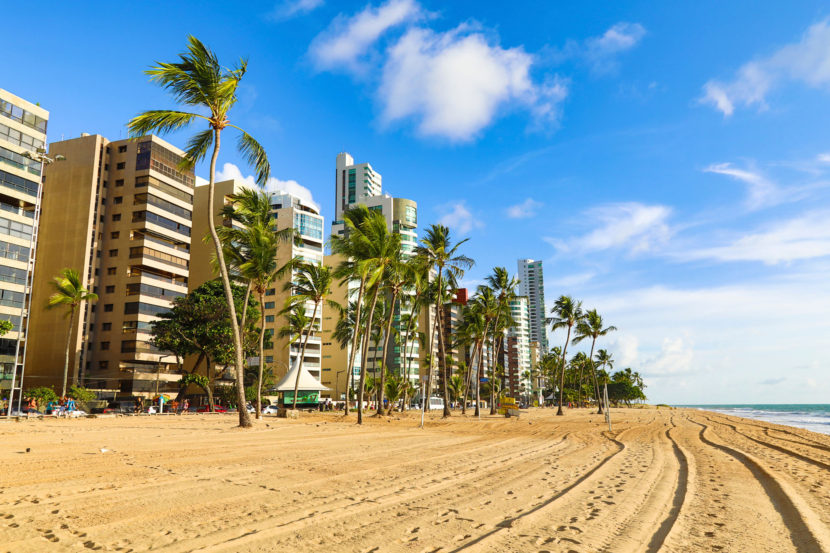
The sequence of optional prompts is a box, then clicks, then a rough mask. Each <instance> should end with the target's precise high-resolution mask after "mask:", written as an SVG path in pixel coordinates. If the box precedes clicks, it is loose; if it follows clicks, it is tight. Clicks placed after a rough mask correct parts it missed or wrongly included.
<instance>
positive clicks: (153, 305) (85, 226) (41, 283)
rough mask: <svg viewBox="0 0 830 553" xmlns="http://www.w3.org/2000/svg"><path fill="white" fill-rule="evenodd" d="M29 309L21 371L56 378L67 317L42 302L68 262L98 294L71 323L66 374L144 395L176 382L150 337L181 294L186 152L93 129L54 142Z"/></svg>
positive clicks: (190, 179) (189, 182)
mask: <svg viewBox="0 0 830 553" xmlns="http://www.w3.org/2000/svg"><path fill="white" fill-rule="evenodd" d="M49 155H50V156H53V157H57V156H63V157H64V158H65V159H64V160H63V161H60V162H55V163H53V164H52V165H50V166H49V167H48V169H47V171H46V178H45V180H44V193H43V209H42V216H41V221H40V233H39V237H38V248H39V250H40V255H38V258H37V262H36V272H37V275H38V278H37V279H36V280H35V282H34V287H33V300H32V309H31V323H30V335H31V341H32V342H34V341H37V344H38V347H37V348H29V350H28V351H27V355H26V363H27V366H26V373H27V379H29V378H31V380H30V382H31V383H32V384H33V385H34V384H35V383H37V384H59V383H60V382H61V381H62V377H63V366H64V347H65V340H66V338H65V336H66V334H65V333H66V332H67V330H66V329H67V324H69V323H68V322H67V319H66V318H65V312H64V310H62V309H46V307H45V306H46V302H47V299H48V298H49V296H50V295H51V294H52V293H53V292H54V290H53V288H52V286H51V280H52V277H54V276H56V275H58V273H59V272H60V271H61V269H63V268H65V267H68V268H71V269H74V270H76V271H78V273H79V274H80V277H81V284H82V285H83V286H84V287H85V288H87V289H89V290H91V291H93V292H95V293H97V294H98V297H99V299H98V301H97V302H85V303H84V304H83V305H82V308H81V310H80V311H79V313H78V314H76V316H75V318H74V319H73V320H72V321H71V325H72V330H71V338H70V359H69V376H70V382H71V381H72V380H77V381H78V382H80V383H81V384H82V385H85V386H88V387H92V388H98V389H110V390H120V391H121V392H124V393H131V394H137V395H141V394H144V395H149V394H153V393H155V392H156V391H157V390H158V391H167V390H166V388H167V384H168V383H171V382H174V381H177V380H178V379H179V378H180V375H178V374H175V371H173V370H171V369H174V368H175V367H176V365H177V363H176V359H175V357H174V356H173V355H170V354H169V353H167V352H163V351H159V350H157V349H156V348H155V347H154V346H153V345H151V343H150V327H151V323H152V321H153V320H155V319H156V316H157V315H158V314H159V313H162V312H164V311H167V310H168V309H169V308H170V307H171V305H172V301H173V299H175V298H177V297H180V296H183V295H185V294H186V293H187V285H188V270H189V266H190V255H191V253H190V247H191V218H192V210H193V186H194V181H195V177H194V175H193V173H192V172H182V171H180V170H179V168H178V165H179V162H180V161H181V159H182V157H183V156H184V152H183V151H181V150H180V149H178V148H176V147H175V146H172V145H170V144H168V143H167V142H165V141H164V140H162V139H160V138H158V137H156V136H145V137H141V138H138V139H134V140H119V141H116V142H110V141H109V140H107V139H106V138H104V137H103V136H100V135H87V134H84V135H82V136H81V137H80V138H75V139H70V140H64V141H61V142H53V143H52V144H50V146H49Z"/></svg>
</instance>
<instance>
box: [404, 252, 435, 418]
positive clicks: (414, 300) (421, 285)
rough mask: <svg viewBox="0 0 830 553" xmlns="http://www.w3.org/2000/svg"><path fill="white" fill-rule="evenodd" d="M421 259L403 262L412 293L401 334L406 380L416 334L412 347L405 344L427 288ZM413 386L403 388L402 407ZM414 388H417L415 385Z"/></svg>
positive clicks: (415, 323)
mask: <svg viewBox="0 0 830 553" xmlns="http://www.w3.org/2000/svg"><path fill="white" fill-rule="evenodd" d="M421 261H422V260H421V259H420V258H419V257H411V258H409V259H407V260H406V262H405V263H406V265H407V266H408V271H407V276H408V280H409V283H408V290H409V291H410V292H411V293H412V295H408V298H409V301H408V303H409V315H408V316H406V332H404V334H403V352H404V354H405V356H404V363H405V364H406V371H405V372H406V380H407V381H410V375H411V374H412V359H413V357H414V352H415V351H414V350H415V344H416V343H418V341H419V339H418V336H416V337H415V339H414V340H411V342H412V347H411V348H409V350H408V351H407V346H408V344H409V342H410V336H411V333H412V330H413V327H414V326H415V325H417V324H418V315H419V313H420V312H421V308H422V307H423V304H424V298H425V297H426V294H427V292H428V290H429V271H428V270H427V268H426V267H425V266H424V264H423V263H422V262H421ZM413 387H414V386H413ZM413 387H409V386H408V387H407V388H406V389H405V390H404V398H403V399H404V409H405V408H406V401H407V396H408V395H409V392H410V388H413ZM414 388H415V389H416V390H417V387H414Z"/></svg>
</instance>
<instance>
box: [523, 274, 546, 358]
mask: <svg viewBox="0 0 830 553" xmlns="http://www.w3.org/2000/svg"><path fill="white" fill-rule="evenodd" d="M518 269H519V294H520V295H522V296H525V297H526V298H527V305H528V313H529V316H530V321H529V324H530V339H531V340H532V341H534V342H539V347H540V348H541V349H542V351H543V352H545V351H548V333H547V326H546V325H545V316H546V315H545V279H544V275H543V273H542V262H541V261H538V260H534V259H519V261H518Z"/></svg>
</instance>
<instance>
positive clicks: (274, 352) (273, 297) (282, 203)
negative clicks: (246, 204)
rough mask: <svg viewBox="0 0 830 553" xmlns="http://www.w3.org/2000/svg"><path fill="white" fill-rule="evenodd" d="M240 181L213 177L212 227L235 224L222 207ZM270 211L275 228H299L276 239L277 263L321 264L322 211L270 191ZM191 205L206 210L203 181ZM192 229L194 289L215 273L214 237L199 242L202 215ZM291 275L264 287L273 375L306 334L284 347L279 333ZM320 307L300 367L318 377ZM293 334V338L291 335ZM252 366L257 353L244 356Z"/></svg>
mask: <svg viewBox="0 0 830 553" xmlns="http://www.w3.org/2000/svg"><path fill="white" fill-rule="evenodd" d="M242 187H243V184H242V183H241V182H239V181H235V180H226V181H221V182H217V183H216V184H215V191H214V198H215V200H214V208H215V215H214V219H213V223H214V225H216V226H221V225H231V224H234V223H232V222H231V221H230V220H225V219H223V217H222V215H221V211H222V208H223V207H224V206H225V205H226V204H228V203H230V202H231V201H232V196H233V194H235V193H238V192H239V191H240V190H241V189H242ZM270 201H271V216H272V217H273V218H274V220H275V221H276V229H277V230H283V229H287V228H293V229H294V230H295V231H296V232H297V233H298V236H299V238H298V240H296V241H294V242H292V241H286V242H284V243H282V244H280V246H279V249H278V251H277V260H276V261H277V264H278V265H279V266H283V265H285V264H286V263H288V261H289V260H291V259H292V258H299V259H302V260H303V261H305V262H307V263H314V264H317V265H320V264H322V263H323V223H324V221H323V216H322V215H320V210H319V207H318V206H317V205H316V204H314V203H312V202H309V201H307V200H304V199H302V198H299V197H297V196H294V195H292V194H288V193H284V192H277V193H275V194H272V195H271V200H270ZM194 207H195V210H196V212H197V213H205V212H208V185H207V183H202V184H199V185H198V186H196V189H195V202H194ZM193 231H194V236H195V237H196V240H195V241H194V245H193V263H192V267H191V274H190V289H191V290H195V289H196V288H198V287H199V286H201V285H202V284H204V283H205V282H207V281H208V280H212V279H214V278H217V277H218V274H217V273H215V272H214V271H213V268H212V265H211V263H210V260H211V259H212V258H213V257H214V256H215V249H214V246H213V242H211V241H207V242H205V241H203V240H202V238H203V237H205V236H207V235H208V233H209V229H208V222H207V218H206V217H198V216H197V218H196V219H195V220H194V222H193ZM289 278H290V277H289V276H286V277H284V278H283V279H282V280H279V281H277V282H275V283H273V285H272V286H271V287H270V288H268V289H267V290H266V292H265V298H264V305H265V331H266V333H268V334H270V335H271V339H270V340H268V343H267V344H266V349H265V363H266V366H268V367H270V368H271V369H272V370H273V372H274V376H275V378H276V380H277V381H278V380H279V379H280V378H282V377H283V376H284V375H285V374H286V373H287V372H288V371H289V369H290V368H291V366H293V363H294V362H295V361H296V360H297V358H298V357H299V355H300V350H301V346H302V342H303V340H304V338H305V333H303V335H302V336H300V337H299V338H298V339H295V340H294V341H293V343H292V344H290V347H289V341H290V339H289V338H280V337H279V331H280V329H281V328H282V327H284V326H286V324H287V320H286V317H285V316H284V315H280V314H279V312H280V311H281V310H282V309H283V307H284V306H285V302H286V300H287V299H288V297H289V296H290V295H291V292H289V291H285V290H284V285H285V283H286V282H287V281H288V279H289ZM305 307H306V314H307V316H309V317H311V315H312V313H313V310H314V304H313V303H309V304H307V305H306V306H305ZM324 313H325V307H323V306H321V307H320V308H318V310H317V315H316V318H315V319H316V321H317V324H316V329H315V330H313V331H312V333H311V335H310V336H309V338H308V345H307V346H306V352H305V357H304V360H303V368H304V369H305V370H307V371H308V372H309V373H310V374H311V375H312V376H314V377H315V378H317V379H320V377H321V370H320V369H321V367H320V361H321V357H320V356H321V350H322V338H321V327H322V322H323V316H324ZM295 338H297V337H295ZM248 362H249V364H251V365H258V364H259V359H258V358H251V359H249V360H248Z"/></svg>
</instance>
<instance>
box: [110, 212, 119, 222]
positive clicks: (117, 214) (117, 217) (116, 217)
mask: <svg viewBox="0 0 830 553" xmlns="http://www.w3.org/2000/svg"><path fill="white" fill-rule="evenodd" d="M112 220H113V221H120V220H121V214H120V213H115V214H114V215H113V216H112Z"/></svg>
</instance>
